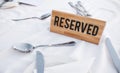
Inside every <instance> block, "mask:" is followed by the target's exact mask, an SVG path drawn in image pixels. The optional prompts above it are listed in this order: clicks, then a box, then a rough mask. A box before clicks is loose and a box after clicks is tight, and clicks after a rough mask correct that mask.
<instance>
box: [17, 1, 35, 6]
mask: <svg viewBox="0 0 120 73" xmlns="http://www.w3.org/2000/svg"><path fill="white" fill-rule="evenodd" d="M18 4H19V5H27V6H36V5H33V4H28V3H24V2H18Z"/></svg>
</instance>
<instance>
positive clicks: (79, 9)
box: [68, 1, 91, 16]
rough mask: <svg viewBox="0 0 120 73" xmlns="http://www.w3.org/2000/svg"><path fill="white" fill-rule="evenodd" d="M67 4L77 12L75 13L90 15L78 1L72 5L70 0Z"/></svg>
mask: <svg viewBox="0 0 120 73" xmlns="http://www.w3.org/2000/svg"><path fill="white" fill-rule="evenodd" d="M68 4H69V5H70V6H71V7H72V8H73V9H75V10H76V12H77V15H80V16H91V15H90V14H89V13H88V12H87V11H86V9H85V8H84V6H83V5H82V4H81V2H80V1H78V2H77V4H75V5H73V3H72V2H68Z"/></svg>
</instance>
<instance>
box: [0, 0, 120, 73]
mask: <svg viewBox="0 0 120 73" xmlns="http://www.w3.org/2000/svg"><path fill="white" fill-rule="evenodd" d="M119 8H120V1H119V0H100V1H98V0H81V1H78V0H63V1H61V0H1V1H0V73H120V58H119V57H120V46H119V44H120V38H119V37H120V34H119V31H120V29H119V28H120V25H119V24H120V22H119V19H120V15H119V12H120V9H119ZM53 9H55V10H59V11H64V12H68V13H72V14H75V15H78V16H84V17H89V18H95V19H100V20H104V21H106V26H105V29H104V32H103V34H102V37H101V39H100V42H99V44H98V45H96V44H92V43H89V42H86V41H83V40H78V39H75V38H72V37H68V36H64V35H61V34H57V33H53V32H50V22H51V21H50V20H51V14H52V13H51V12H52V10H53Z"/></svg>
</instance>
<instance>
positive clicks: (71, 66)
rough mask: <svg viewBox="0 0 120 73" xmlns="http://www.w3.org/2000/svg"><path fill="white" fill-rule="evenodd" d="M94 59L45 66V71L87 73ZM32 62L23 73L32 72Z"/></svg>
mask: <svg viewBox="0 0 120 73" xmlns="http://www.w3.org/2000/svg"><path fill="white" fill-rule="evenodd" d="M94 61H95V58H89V59H87V60H81V61H75V62H71V63H67V64H61V65H57V66H52V67H47V68H45V73H89V72H90V68H91V67H92V65H93V63H94ZM34 64H35V63H32V64H31V65H29V66H28V68H26V70H25V71H24V73H33V71H34V69H35V68H34Z"/></svg>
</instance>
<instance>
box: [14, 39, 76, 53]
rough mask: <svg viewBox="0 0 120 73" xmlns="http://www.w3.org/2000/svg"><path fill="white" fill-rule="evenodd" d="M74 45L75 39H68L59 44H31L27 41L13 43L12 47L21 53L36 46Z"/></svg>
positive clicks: (27, 51)
mask: <svg viewBox="0 0 120 73" xmlns="http://www.w3.org/2000/svg"><path fill="white" fill-rule="evenodd" d="M74 45H75V41H69V42H65V43H59V44H48V45H37V46H33V45H32V44H29V43H18V44H15V45H13V46H12V48H13V49H15V50H18V51H20V52H23V53H29V52H32V51H33V50H34V49H35V48H38V47H52V46H55V47H57V46H74Z"/></svg>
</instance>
